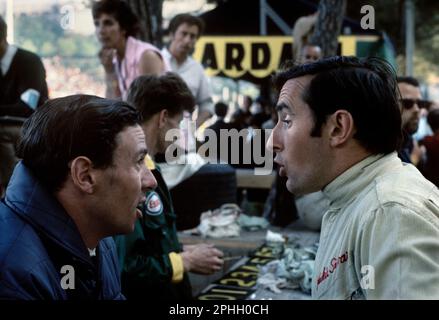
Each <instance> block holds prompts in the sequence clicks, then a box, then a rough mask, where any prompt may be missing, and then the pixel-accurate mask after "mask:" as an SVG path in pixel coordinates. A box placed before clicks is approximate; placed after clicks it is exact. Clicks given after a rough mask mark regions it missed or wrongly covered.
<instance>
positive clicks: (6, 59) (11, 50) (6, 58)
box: [1, 45, 17, 75]
mask: <svg viewBox="0 0 439 320" xmlns="http://www.w3.org/2000/svg"><path fill="white" fill-rule="evenodd" d="M16 53H17V47H16V46H13V45H8V48H7V49H6V52H5V54H4V55H3V58H2V60H1V71H2V74H3V75H5V74H6V73H7V72H8V70H9V68H10V66H11V63H12V60H13V59H14V56H15V54H16Z"/></svg>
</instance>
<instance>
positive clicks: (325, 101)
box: [274, 56, 402, 154]
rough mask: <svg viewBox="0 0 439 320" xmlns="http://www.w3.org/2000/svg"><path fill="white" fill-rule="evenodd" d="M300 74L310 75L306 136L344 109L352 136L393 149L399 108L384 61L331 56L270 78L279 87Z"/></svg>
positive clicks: (373, 148)
mask: <svg viewBox="0 0 439 320" xmlns="http://www.w3.org/2000/svg"><path fill="white" fill-rule="evenodd" d="M305 75H314V77H313V78H312V79H311V81H310V83H309V84H308V86H307V87H306V88H305V89H304V90H303V93H302V99H303V100H304V101H305V102H306V103H307V104H308V105H309V107H310V109H311V112H312V114H313V117H314V128H313V130H312V131H311V136H314V137H318V136H320V135H321V127H322V125H323V124H324V123H325V122H326V119H327V117H328V116H330V115H331V114H333V113H334V112H336V111H337V110H340V109H343V110H346V111H348V112H349V113H350V114H351V115H352V118H353V119H354V124H355V127H356V133H355V135H354V138H355V139H357V140H358V141H359V142H360V143H361V144H362V145H363V147H365V148H366V149H367V150H369V151H370V152H372V153H385V154H387V153H390V152H393V151H395V150H398V148H399V145H400V142H401V138H402V130H401V112H400V108H399V102H398V101H399V99H398V98H399V96H398V85H397V82H396V75H395V71H394V69H393V68H392V66H391V65H390V64H389V63H387V62H386V61H385V60H382V59H380V58H375V57H370V58H357V57H344V56H335V57H330V58H325V59H322V60H319V61H316V62H313V63H307V64H304V65H299V66H295V67H292V68H289V69H288V70H284V71H281V72H279V73H278V74H276V75H275V77H274V83H275V85H276V87H277V88H278V89H279V90H280V89H281V88H282V86H283V85H284V84H285V82H287V81H288V80H289V79H294V78H298V77H302V76H305Z"/></svg>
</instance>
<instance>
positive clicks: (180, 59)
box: [169, 44, 188, 66]
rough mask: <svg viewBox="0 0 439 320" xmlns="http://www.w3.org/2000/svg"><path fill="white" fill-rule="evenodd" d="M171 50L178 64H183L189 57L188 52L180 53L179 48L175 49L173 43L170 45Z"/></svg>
mask: <svg viewBox="0 0 439 320" xmlns="http://www.w3.org/2000/svg"><path fill="white" fill-rule="evenodd" d="M169 52H170V53H171V55H172V56H173V57H174V59H175V60H176V61H177V64H178V65H179V66H180V65H182V64H183V63H184V62H185V61H186V59H187V57H188V56H187V55H186V54H184V53H178V51H177V50H175V49H174V48H173V47H172V44H171V45H170V46H169Z"/></svg>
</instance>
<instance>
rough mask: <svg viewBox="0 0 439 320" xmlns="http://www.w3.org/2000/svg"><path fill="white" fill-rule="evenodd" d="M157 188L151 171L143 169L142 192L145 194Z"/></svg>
mask: <svg viewBox="0 0 439 320" xmlns="http://www.w3.org/2000/svg"><path fill="white" fill-rule="evenodd" d="M156 187H157V180H156V179H155V178H154V175H153V174H152V172H151V170H149V169H148V168H146V166H145V168H144V169H143V174H142V191H143V192H147V191H148V190H150V189H155V188H156Z"/></svg>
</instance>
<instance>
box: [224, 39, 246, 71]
mask: <svg viewBox="0 0 439 320" xmlns="http://www.w3.org/2000/svg"><path fill="white" fill-rule="evenodd" d="M243 59H244V46H243V45H242V44H240V43H227V44H226V69H233V67H235V68H236V70H238V71H242V70H243V68H242V60H243Z"/></svg>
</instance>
